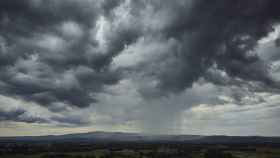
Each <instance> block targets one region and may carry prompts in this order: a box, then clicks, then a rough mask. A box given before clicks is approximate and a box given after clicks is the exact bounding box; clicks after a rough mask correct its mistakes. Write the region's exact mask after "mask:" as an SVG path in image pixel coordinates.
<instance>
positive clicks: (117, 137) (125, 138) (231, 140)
mask: <svg viewBox="0 0 280 158" xmlns="http://www.w3.org/2000/svg"><path fill="white" fill-rule="evenodd" d="M0 142H92V143H94V142H185V143H198V144H200V143H203V144H204V143H207V144H212V143H213V144H218V143H220V144H242V143H244V144H248V143H249V144H266V143H269V144H280V137H260V136H201V135H153V134H140V133H122V132H89V133H79V134H66V135H58V136H54V135H49V136H26V137H0Z"/></svg>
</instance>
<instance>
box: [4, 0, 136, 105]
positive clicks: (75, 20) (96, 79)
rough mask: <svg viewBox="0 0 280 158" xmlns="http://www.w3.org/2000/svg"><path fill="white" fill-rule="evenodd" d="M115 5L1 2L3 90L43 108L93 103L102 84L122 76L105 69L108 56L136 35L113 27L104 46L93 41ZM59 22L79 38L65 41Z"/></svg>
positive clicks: (49, 0) (50, 0)
mask: <svg viewBox="0 0 280 158" xmlns="http://www.w3.org/2000/svg"><path fill="white" fill-rule="evenodd" d="M119 4H120V2H117V1H104V2H101V1H77V0H69V1H67V0H63V1H55V0H47V1H40V0H32V1H21V0H15V1H9V0H4V1H1V2H0V32H1V35H0V36H1V38H0V39H1V40H0V42H1V50H0V71H1V75H0V80H1V83H2V84H1V85H0V86H1V90H0V92H1V94H2V95H5V96H11V97H21V98H23V99H25V100H28V101H35V102H37V103H39V104H41V105H47V106H55V105H56V104H57V103H59V102H63V103H65V104H68V105H72V106H77V107H87V106H89V105H90V104H91V103H94V102H96V99H95V97H94V95H95V93H97V92H100V91H102V89H103V86H104V85H112V84H116V83H117V82H118V81H119V79H120V77H121V74H120V73H119V72H118V71H111V70H109V68H108V67H109V64H110V63H111V60H112V58H113V57H114V56H115V55H117V54H118V53H119V52H120V51H121V50H122V49H124V47H125V45H127V44H130V43H132V42H133V41H134V40H135V39H136V38H137V37H138V35H139V33H138V32H137V30H133V29H130V28H115V29H114V31H115V32H113V33H112V34H111V35H110V38H108V40H107V41H108V46H107V48H106V49H104V50H98V49H97V47H100V46H99V43H98V41H95V40H92V39H91V38H92V34H91V32H92V30H93V29H96V25H97V24H96V22H97V20H98V18H99V17H100V16H101V15H102V13H103V12H104V13H105V12H106V13H109V12H111V10H113V9H114V8H115V7H117V6H118V5H119ZM63 24H65V27H66V29H72V30H70V31H69V30H66V31H65V32H66V34H68V33H69V32H70V33H71V31H72V32H73V33H72V34H73V35H74V36H75V35H76V36H79V34H82V35H81V36H82V37H72V36H70V37H71V39H69V35H68V36H67V35H66V36H67V37H65V35H62V34H61V31H60V30H59V27H62V25H63ZM59 31H60V32H59ZM81 32H82V33H81ZM75 38H76V39H75ZM40 41H41V43H40ZM92 48H94V49H92ZM51 109H55V108H51Z"/></svg>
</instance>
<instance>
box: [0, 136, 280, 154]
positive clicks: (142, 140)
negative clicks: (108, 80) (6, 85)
mask: <svg viewBox="0 0 280 158" xmlns="http://www.w3.org/2000/svg"><path fill="white" fill-rule="evenodd" d="M0 157H1V158H279V157H280V138H277V137H232V136H194V135H143V134H136V133H107V132H92V133H84V134H71V135H61V136H41V137H10V138H1V139H0Z"/></svg>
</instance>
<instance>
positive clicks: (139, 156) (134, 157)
mask: <svg viewBox="0 0 280 158" xmlns="http://www.w3.org/2000/svg"><path fill="white" fill-rule="evenodd" d="M207 152H209V151H208V150H204V149H203V150H201V151H199V152H188V153H178V151H176V150H169V149H165V150H162V149H161V150H147V149H145V150H137V151H135V150H130V149H122V150H119V151H110V150H107V149H104V150H93V151H87V152H61V153H54V152H47V153H40V154H17V155H13V154H10V155H6V156H5V155H2V156H0V157H1V158H165V157H166V158H212V157H213V158H280V149H270V148H257V149H256V151H254V152H253V151H248V152H245V151H235V150H232V151H223V152H222V153H226V154H224V156H221V155H219V156H217V155H216V156H215V157H214V156H213V154H212V157H211V156H209V154H208V155H207ZM210 155H211V154H210Z"/></svg>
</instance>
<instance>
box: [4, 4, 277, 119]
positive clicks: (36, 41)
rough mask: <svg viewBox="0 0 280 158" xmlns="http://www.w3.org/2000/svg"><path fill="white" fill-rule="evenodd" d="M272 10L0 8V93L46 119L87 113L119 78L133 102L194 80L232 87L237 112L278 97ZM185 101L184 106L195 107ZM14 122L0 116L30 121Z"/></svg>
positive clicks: (270, 6) (185, 6) (182, 87)
mask: <svg viewBox="0 0 280 158" xmlns="http://www.w3.org/2000/svg"><path fill="white" fill-rule="evenodd" d="M279 5H280V2H278V1H277V0H265V1H264V0H247V1H244V0H235V1H231V0H224V1H220V0H212V1H209V0H193V1H192V0H186V1H181V0H175V1H169V0H145V1H140V0H139V1H138V0H136V1H134V0H130V1H129V0H59V1H57V0H28V1H24V0H12V1H11V0H1V2H0V94H1V95H2V96H6V97H11V98H18V99H22V100H24V101H27V102H32V103H35V104H38V105H40V106H43V107H46V108H47V109H49V110H51V111H56V112H58V111H60V110H61V109H59V108H57V107H59V106H61V105H62V104H63V105H64V106H70V107H72V108H76V107H78V108H85V107H89V106H90V105H92V106H95V105H96V104H99V102H100V100H99V98H98V97H97V96H98V95H99V94H100V93H107V89H106V87H110V86H115V85H119V84H120V82H121V81H125V80H131V81H132V82H133V81H134V82H136V85H135V86H134V88H135V89H136V90H137V91H138V93H139V94H140V95H141V98H142V99H143V100H149V99H151V98H162V97H168V96H170V95H174V94H175V95H179V94H180V93H182V92H184V91H187V90H188V89H191V88H194V84H196V83H198V82H205V83H211V84H213V85H216V86H220V87H235V89H237V90H236V93H235V94H234V95H232V97H233V99H234V100H235V103H240V104H241V102H242V100H240V98H241V99H242V96H243V95H249V94H251V93H255V92H267V93H272V94H278V93H279V90H280V82H279V81H280V77H279V76H280V75H278V73H279V68H278V67H279V62H278V61H279V60H280V53H278V45H279V39H278V34H277V33H278V30H277V29H278V28H277V26H278V23H279V21H280V10H279V7H278V6H279ZM275 34H276V35H275ZM269 44H270V45H272V46H269V48H267V49H265V46H266V45H269ZM260 48H263V49H264V50H263V51H258V50H260ZM201 80H203V81H201ZM239 88H240V89H242V90H239V91H238V89H239ZM244 89H246V92H244V91H243V90H244ZM245 93H246V94H245ZM209 95H210V94H209ZM191 96H192V95H190V96H189V98H192V99H193V97H191ZM189 100H190V103H189V104H190V105H189V106H191V105H192V104H194V103H193V102H195V103H197V101H192V100H191V99H189ZM193 100H194V99H193ZM204 102H206V103H207V102H209V104H210V102H211V103H212V102H213V99H210V101H209V98H208V100H207V101H204ZM214 102H217V101H214ZM199 103H200V102H199ZM219 103H220V102H219ZM186 104H188V103H186ZM116 108H118V107H116ZM163 108H164V107H163ZM22 114H24V111H22V110H16V111H10V112H9V113H8V112H7V111H4V110H2V111H1V110H0V120H1V121H2V120H12V121H23V122H33V119H31V120H30V119H25V118H22V117H19V116H22ZM34 119H35V118H34ZM56 120H57V121H59V120H63V118H60V119H56ZM35 122H47V121H46V120H39V121H35ZM60 122H61V121H60ZM77 122H78V123H79V121H77Z"/></svg>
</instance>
